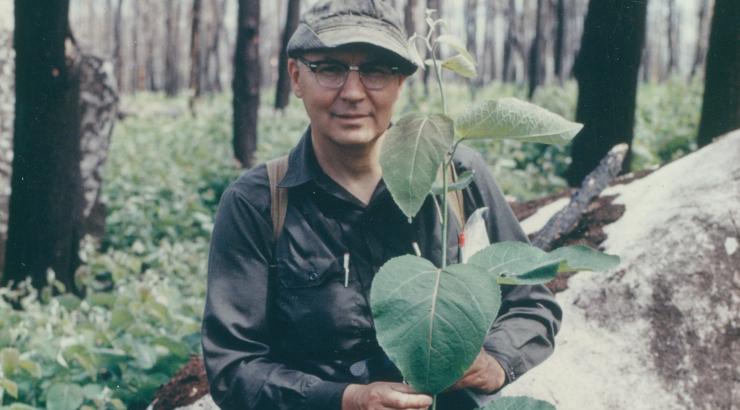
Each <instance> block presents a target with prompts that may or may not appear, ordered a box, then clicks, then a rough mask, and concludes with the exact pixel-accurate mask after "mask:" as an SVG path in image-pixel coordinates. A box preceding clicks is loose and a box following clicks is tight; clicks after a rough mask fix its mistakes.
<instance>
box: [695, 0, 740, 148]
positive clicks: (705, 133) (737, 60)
mask: <svg viewBox="0 0 740 410" xmlns="http://www.w3.org/2000/svg"><path fill="white" fill-rule="evenodd" d="M738 21H740V2H738V1H737V0H716V2H715V3H714V17H712V29H711V30H712V31H711V34H710V35H709V50H708V51H707V65H706V74H705V79H704V102H703V103H702V110H701V122H700V124H699V137H698V143H699V146H700V147H701V146H704V145H707V144H709V143H710V142H712V140H713V139H714V138H715V137H717V136H719V135H721V134H723V133H725V132H728V131H731V130H734V129H736V128H740V24H738Z"/></svg>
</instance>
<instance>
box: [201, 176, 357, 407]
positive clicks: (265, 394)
mask: <svg viewBox="0 0 740 410" xmlns="http://www.w3.org/2000/svg"><path fill="white" fill-rule="evenodd" d="M271 238H272V224H271V223H269V222H268V221H267V220H265V218H264V217H263V216H262V215H260V213H259V212H258V211H257V209H255V208H254V207H253V206H252V205H251V204H250V203H249V202H248V201H247V199H246V197H245V196H244V195H243V194H241V193H240V192H238V191H236V190H234V189H230V190H227V191H226V192H225V193H224V194H223V196H222V198H221V202H220V204H219V209H218V212H217V214H216V222H215V226H214V230H213V236H212V239H211V246H210V254H209V258H208V290H207V294H206V305H205V310H204V314H203V324H202V344H203V357H204V362H205V367H206V373H207V375H208V381H209V384H210V389H211V395H212V396H213V399H214V401H215V402H216V403H217V404H218V405H219V407H220V408H222V409H259V410H287V409H297V408H301V409H316V410H319V409H321V410H324V409H329V410H335V409H336V410H339V409H341V398H342V393H343V391H344V388H345V387H346V386H347V383H335V382H329V381H326V380H323V379H321V378H319V377H316V376H314V375H311V374H307V373H304V372H301V371H298V370H295V369H291V368H289V367H287V366H286V365H284V364H283V363H280V362H279V361H278V360H276V358H274V357H273V356H272V353H273V352H272V351H271V337H270V323H269V300H270V284H269V281H268V278H269V276H268V275H269V262H270V260H271V255H272V252H273V251H272V246H273V245H272V244H273V241H272V239H271Z"/></svg>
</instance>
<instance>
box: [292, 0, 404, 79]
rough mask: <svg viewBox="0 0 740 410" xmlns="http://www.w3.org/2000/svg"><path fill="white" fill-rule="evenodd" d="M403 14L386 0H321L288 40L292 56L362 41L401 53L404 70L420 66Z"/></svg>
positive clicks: (303, 18)
mask: <svg viewBox="0 0 740 410" xmlns="http://www.w3.org/2000/svg"><path fill="white" fill-rule="evenodd" d="M406 39H407V35H406V32H405V30H404V29H403V25H402V24H401V17H400V15H399V13H398V11H397V10H396V9H395V7H393V5H392V4H391V3H390V1H386V0H321V1H319V2H318V3H317V4H316V5H314V6H313V7H311V9H310V10H309V11H308V12H307V13H305V14H304V15H303V17H302V18H301V22H300V24H299V25H298V28H297V29H296V31H295V33H293V36H292V37H290V41H288V47H287V52H288V56H289V57H297V56H299V55H301V54H303V53H304V52H307V51H316V50H326V49H332V48H336V47H340V46H344V45H347V44H353V43H362V44H370V45H372V46H376V47H380V48H382V49H385V50H387V51H390V52H391V53H392V54H394V55H395V56H396V57H398V64H399V65H400V66H401V67H400V68H401V71H402V72H404V73H405V74H411V73H413V72H414V71H416V69H417V68H418V67H417V65H416V62H415V61H414V59H413V58H412V57H411V55H410V53H409V50H408V46H407V40H406Z"/></svg>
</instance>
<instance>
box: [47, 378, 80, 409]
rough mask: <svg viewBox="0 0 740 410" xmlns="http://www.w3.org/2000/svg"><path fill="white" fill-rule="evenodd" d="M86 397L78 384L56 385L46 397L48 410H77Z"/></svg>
mask: <svg viewBox="0 0 740 410" xmlns="http://www.w3.org/2000/svg"><path fill="white" fill-rule="evenodd" d="M84 400H85V396H84V394H83V392H82V387H80V386H79V385H76V384H66V383H54V384H52V385H51V387H50V388H49V392H48V393H47V395H46V409H47V410H77V409H78V408H79V407H80V406H81V405H82V402H83V401H84Z"/></svg>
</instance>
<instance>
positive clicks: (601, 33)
mask: <svg viewBox="0 0 740 410" xmlns="http://www.w3.org/2000/svg"><path fill="white" fill-rule="evenodd" d="M646 13H647V2H624V1H621V0H591V2H590V3H589V8H588V13H587V15H586V21H585V24H584V32H583V39H582V43H581V50H580V53H579V54H578V57H577V59H576V64H575V67H574V71H575V75H576V78H577V80H578V106H577V109H576V120H577V121H578V122H581V123H583V124H584V128H583V130H582V131H581V132H580V133H579V134H578V135H577V136H576V138H575V140H574V141H573V146H572V148H571V157H572V159H573V162H572V163H571V165H570V167H569V168H568V170H567V172H566V178H567V180H568V183H569V184H570V185H571V186H576V185H578V184H579V183H580V182H581V181H582V180H583V178H584V177H585V176H586V175H587V174H588V173H589V172H591V170H593V169H594V168H595V167H596V165H597V164H598V162H599V160H600V159H601V158H602V157H604V155H606V153H607V152H608V151H609V149H611V147H613V146H614V145H617V144H619V143H621V142H625V143H627V144H632V137H633V132H634V124H635V104H636V97H637V78H638V72H639V69H640V56H641V54H642V46H643V43H644V39H645V18H646ZM629 163H630V153H628V154H627V157H626V159H625V161H624V165H623V170H628V169H629Z"/></svg>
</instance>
